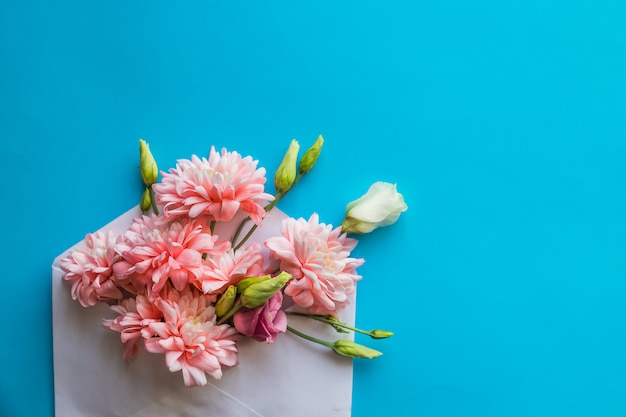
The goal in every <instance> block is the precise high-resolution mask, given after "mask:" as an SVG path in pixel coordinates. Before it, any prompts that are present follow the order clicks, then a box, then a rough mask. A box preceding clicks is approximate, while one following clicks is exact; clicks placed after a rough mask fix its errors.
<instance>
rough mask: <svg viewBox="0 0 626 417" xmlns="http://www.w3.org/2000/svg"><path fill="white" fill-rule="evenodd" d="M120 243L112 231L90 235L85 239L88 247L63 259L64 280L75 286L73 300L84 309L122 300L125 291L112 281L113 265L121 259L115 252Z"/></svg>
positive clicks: (72, 291) (72, 292)
mask: <svg viewBox="0 0 626 417" xmlns="http://www.w3.org/2000/svg"><path fill="white" fill-rule="evenodd" d="M117 243H118V238H117V237H116V235H115V234H114V233H113V232H111V231H108V232H101V231H98V232H95V233H90V234H87V236H86V237H85V244H86V246H84V247H79V248H77V249H75V250H73V251H72V252H71V253H70V254H69V255H68V256H66V257H65V258H63V259H61V261H60V267H61V269H62V270H63V271H64V272H65V275H64V279H65V280H66V281H68V282H69V283H70V284H71V286H72V290H71V294H72V298H73V299H74V300H78V301H79V302H80V303H81V305H82V306H83V307H88V306H92V305H94V304H96V303H97V302H98V301H103V302H112V301H115V300H119V299H121V298H122V292H121V291H120V289H119V288H118V287H117V286H116V284H115V282H114V281H113V280H111V279H110V278H111V275H112V274H113V265H114V264H115V263H116V262H117V260H118V256H117V254H116V252H115V246H116V244H117Z"/></svg>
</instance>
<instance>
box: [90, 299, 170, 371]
mask: <svg viewBox="0 0 626 417" xmlns="http://www.w3.org/2000/svg"><path fill="white" fill-rule="evenodd" d="M111 310H113V311H115V312H116V313H117V314H119V315H118V316H117V317H116V318H114V319H112V320H104V321H103V322H102V324H103V325H104V326H105V327H108V328H109V329H111V330H114V331H116V332H119V333H120V339H121V341H122V343H123V344H124V354H123V357H124V360H129V359H132V358H133V357H135V355H136V354H137V341H138V340H139V339H140V338H141V337H144V338H149V337H152V336H154V331H153V330H152V329H151V328H150V327H149V325H150V324H151V323H157V322H160V321H161V319H162V318H163V313H162V312H161V310H159V309H158V308H157V307H156V305H154V303H152V302H151V301H150V300H149V299H148V297H146V296H143V295H138V296H137V298H136V299H135V298H127V299H125V300H122V301H121V302H120V303H119V304H118V305H113V306H111Z"/></svg>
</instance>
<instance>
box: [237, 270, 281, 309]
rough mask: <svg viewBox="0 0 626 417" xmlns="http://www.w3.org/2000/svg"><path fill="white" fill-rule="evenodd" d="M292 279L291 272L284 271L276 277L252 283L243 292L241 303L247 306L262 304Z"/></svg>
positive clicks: (253, 306)
mask: <svg viewBox="0 0 626 417" xmlns="http://www.w3.org/2000/svg"><path fill="white" fill-rule="evenodd" d="M290 279H291V274H289V273H287V272H284V271H282V272H281V273H280V274H278V275H277V276H276V277H274V278H271V279H266V280H263V281H261V282H258V283H256V284H252V285H250V286H249V287H248V288H246V289H245V290H244V291H243V293H242V294H241V304H242V305H243V306H244V307H246V308H257V307H259V306H262V305H263V304H264V303H265V302H266V301H267V300H269V299H270V298H271V297H272V296H273V295H274V294H276V293H277V292H278V291H280V290H281V289H282V288H283V287H284V286H285V284H287V282H288V281H289V280H290Z"/></svg>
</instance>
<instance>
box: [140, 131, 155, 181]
mask: <svg viewBox="0 0 626 417" xmlns="http://www.w3.org/2000/svg"><path fill="white" fill-rule="evenodd" d="M139 172H140V173H141V179H142V180H143V183H144V184H146V186H148V187H149V186H151V185H152V184H154V183H156V182H157V180H158V178H159V170H158V168H157V164H156V161H155V160H154V157H153V156H152V152H150V146H148V144H147V143H146V141H145V140H143V139H139Z"/></svg>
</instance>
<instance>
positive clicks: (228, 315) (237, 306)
mask: <svg viewBox="0 0 626 417" xmlns="http://www.w3.org/2000/svg"><path fill="white" fill-rule="evenodd" d="M242 307H243V304H241V303H240V302H239V301H237V304H235V305H234V306H233V307H232V308H231V309H230V310H228V311H227V312H226V314H224V315H223V316H222V318H221V319H220V320H219V321H218V322H217V324H216V325H217V326H219V325H220V324H224V322H226V320H228V319H229V318H231V317H232V316H233V315H234V314H235V313H236V312H238V311H239V310H241V308H242Z"/></svg>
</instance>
